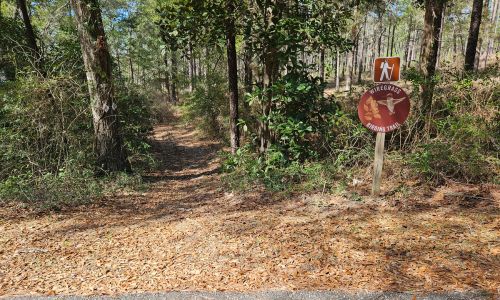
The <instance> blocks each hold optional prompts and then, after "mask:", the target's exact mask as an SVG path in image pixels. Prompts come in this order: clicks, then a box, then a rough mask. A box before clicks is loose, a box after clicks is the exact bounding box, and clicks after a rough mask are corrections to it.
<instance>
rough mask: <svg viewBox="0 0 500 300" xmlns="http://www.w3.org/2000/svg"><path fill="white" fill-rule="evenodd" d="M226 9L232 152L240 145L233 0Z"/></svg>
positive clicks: (227, 3) (228, 0)
mask: <svg viewBox="0 0 500 300" xmlns="http://www.w3.org/2000/svg"><path fill="white" fill-rule="evenodd" d="M226 9H227V13H228V17H227V19H226V50H227V74H228V79H229V115H230V116H229V127H230V131H231V138H230V139H231V152H232V153H233V154H234V153H236V150H237V149H238V148H239V147H240V133H239V128H238V64H237V60H236V37H235V29H234V17H233V15H234V9H235V7H234V0H227V2H226Z"/></svg>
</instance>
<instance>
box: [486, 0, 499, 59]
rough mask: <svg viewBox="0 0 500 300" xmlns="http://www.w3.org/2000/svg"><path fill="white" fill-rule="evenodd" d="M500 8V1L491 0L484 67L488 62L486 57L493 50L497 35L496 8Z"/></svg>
mask: <svg viewBox="0 0 500 300" xmlns="http://www.w3.org/2000/svg"><path fill="white" fill-rule="evenodd" d="M499 8H500V1H499V0H495V1H493V7H492V11H491V19H490V24H489V30H488V41H487V45H486V55H485V58H484V67H485V68H486V66H487V64H488V57H489V55H490V53H493V52H494V45H495V37H496V35H497V27H498V26H496V24H497V19H498V9H499Z"/></svg>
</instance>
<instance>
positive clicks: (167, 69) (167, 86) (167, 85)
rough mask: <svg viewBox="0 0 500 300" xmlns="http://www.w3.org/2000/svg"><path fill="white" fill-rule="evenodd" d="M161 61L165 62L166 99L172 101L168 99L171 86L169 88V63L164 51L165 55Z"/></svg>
mask: <svg viewBox="0 0 500 300" xmlns="http://www.w3.org/2000/svg"><path fill="white" fill-rule="evenodd" d="M163 61H164V63H165V88H166V89H167V97H166V100H167V101H172V100H171V99H170V97H171V95H172V94H171V88H170V66H169V63H168V55H167V53H165V55H164V56H163Z"/></svg>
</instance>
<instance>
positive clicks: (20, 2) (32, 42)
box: [17, 0, 42, 68]
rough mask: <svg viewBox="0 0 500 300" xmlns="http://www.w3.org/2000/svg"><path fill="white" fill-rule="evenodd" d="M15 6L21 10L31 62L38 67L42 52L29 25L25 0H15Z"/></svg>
mask: <svg viewBox="0 0 500 300" xmlns="http://www.w3.org/2000/svg"><path fill="white" fill-rule="evenodd" d="M17 6H18V7H19V10H20V11H21V15H22V18H23V23H24V27H25V34H26V42H27V43H28V47H30V49H31V51H32V53H31V54H32V55H33V62H34V63H35V67H37V68H40V67H41V60H42V54H41V52H40V49H39V48H38V45H37V43H36V36H35V31H34V30H33V26H32V25H31V20H30V16H29V12H28V6H27V5H26V0H17Z"/></svg>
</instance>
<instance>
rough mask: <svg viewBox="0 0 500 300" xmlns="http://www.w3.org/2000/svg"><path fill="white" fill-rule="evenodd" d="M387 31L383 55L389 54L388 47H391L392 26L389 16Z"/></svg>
mask: <svg viewBox="0 0 500 300" xmlns="http://www.w3.org/2000/svg"><path fill="white" fill-rule="evenodd" d="M388 28H389V33H388V34H387V48H386V49H385V56H389V53H390V48H391V28H392V20H391V18H389V27H388Z"/></svg>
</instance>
